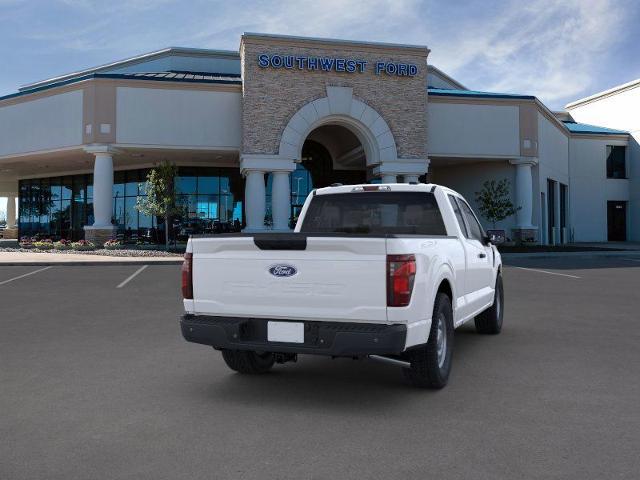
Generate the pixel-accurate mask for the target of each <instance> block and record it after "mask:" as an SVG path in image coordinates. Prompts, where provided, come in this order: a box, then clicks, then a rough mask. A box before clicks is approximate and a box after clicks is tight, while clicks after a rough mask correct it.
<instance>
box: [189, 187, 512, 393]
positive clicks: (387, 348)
mask: <svg viewBox="0 0 640 480" xmlns="http://www.w3.org/2000/svg"><path fill="white" fill-rule="evenodd" d="M501 270H502V261H501V257H500V254H499V253H498V251H497V249H496V248H495V246H493V245H492V243H491V239H490V238H488V237H487V236H486V235H485V233H484V231H483V229H482V227H481V225H480V223H479V222H478V220H477V218H476V216H475V215H474V213H473V211H472V210H471V208H470V207H469V204H468V203H467V202H466V201H465V200H464V198H462V196H460V195H459V194H458V193H456V192H454V191H453V190H450V189H448V188H446V187H442V186H438V185H432V184H382V185H345V186H343V185H338V186H332V187H327V188H321V189H318V190H314V191H313V192H311V193H310V194H309V196H308V198H307V200H306V201H305V204H304V206H303V208H302V211H301V213H300V217H299V219H298V222H297V225H296V228H295V230H294V232H293V233H256V234H249V233H242V234H228V235H196V236H193V237H192V238H191V239H190V240H189V243H188V244H187V250H186V254H185V260H184V263H183V267H182V291H183V297H184V308H185V310H186V314H185V315H184V316H183V317H182V318H181V328H182V334H183V336H184V338H185V339H186V340H188V341H190V342H195V343H200V344H205V345H210V346H213V347H214V348H215V349H216V350H220V351H221V352H222V356H223V358H224V360H225V362H226V363H227V365H228V366H229V367H230V368H232V369H233V370H236V371H238V372H241V373H262V372H266V371H267V370H269V369H270V368H271V367H272V366H273V364H274V363H276V362H277V363H282V362H285V361H289V360H296V358H297V354H304V353H308V354H319V355H327V356H332V357H351V358H372V359H375V360H381V361H385V362H388V363H393V364H396V365H399V366H401V367H402V368H403V371H404V373H405V375H406V377H407V378H408V380H409V381H410V382H411V383H413V384H414V385H416V386H420V387H429V388H442V387H443V386H445V385H446V383H447V380H448V377H449V372H450V370H451V360H452V353H453V338H454V335H453V333H454V329H455V328H456V327H459V326H460V325H462V324H463V323H465V322H466V321H468V320H471V319H475V325H476V329H477V331H478V332H481V333H490V334H496V333H499V332H500V329H501V327H502V317H503V300H504V299H503V288H502V277H501Z"/></svg>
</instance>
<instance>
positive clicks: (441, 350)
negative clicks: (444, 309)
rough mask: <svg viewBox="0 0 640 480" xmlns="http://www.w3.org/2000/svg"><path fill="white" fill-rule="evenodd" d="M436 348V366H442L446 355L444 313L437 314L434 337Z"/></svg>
mask: <svg viewBox="0 0 640 480" xmlns="http://www.w3.org/2000/svg"><path fill="white" fill-rule="evenodd" d="M436 349H437V352H438V366H439V367H440V368H442V366H443V365H444V360H445V358H446V357H447V326H446V319H445V317H444V314H442V313H441V314H440V315H439V316H438V335H437V337H436Z"/></svg>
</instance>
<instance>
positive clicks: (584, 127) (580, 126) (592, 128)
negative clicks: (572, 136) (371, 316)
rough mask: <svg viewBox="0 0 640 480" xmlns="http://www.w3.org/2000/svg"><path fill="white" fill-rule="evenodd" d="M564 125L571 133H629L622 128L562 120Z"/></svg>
mask: <svg viewBox="0 0 640 480" xmlns="http://www.w3.org/2000/svg"><path fill="white" fill-rule="evenodd" d="M562 123H564V125H565V127H567V128H568V129H569V131H570V132H571V133H584V134H589V133H591V134H596V135H629V132H626V131H624V130H614V129H613V128H606V127H598V126H596V125H589V124H587V123H577V122H569V121H563V122H562Z"/></svg>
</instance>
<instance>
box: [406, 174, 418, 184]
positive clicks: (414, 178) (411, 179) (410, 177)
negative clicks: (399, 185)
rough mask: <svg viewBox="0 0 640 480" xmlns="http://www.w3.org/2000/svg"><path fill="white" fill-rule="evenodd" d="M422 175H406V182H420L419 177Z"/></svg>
mask: <svg viewBox="0 0 640 480" xmlns="http://www.w3.org/2000/svg"><path fill="white" fill-rule="evenodd" d="M419 178H420V177H419V176H418V175H405V176H404V182H405V183H418V179H419Z"/></svg>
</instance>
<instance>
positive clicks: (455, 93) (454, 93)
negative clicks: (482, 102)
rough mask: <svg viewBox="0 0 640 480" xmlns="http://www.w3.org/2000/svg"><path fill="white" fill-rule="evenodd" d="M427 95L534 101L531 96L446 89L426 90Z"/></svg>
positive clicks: (533, 97)
mask: <svg viewBox="0 0 640 480" xmlns="http://www.w3.org/2000/svg"><path fill="white" fill-rule="evenodd" d="M427 92H428V93H429V95H436V96H440V97H476V98H513V99H519V100H535V99H536V97H535V96H533V95H519V94H516V93H495V92H479V91H477V90H454V89H447V88H431V87H430V88H427Z"/></svg>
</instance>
